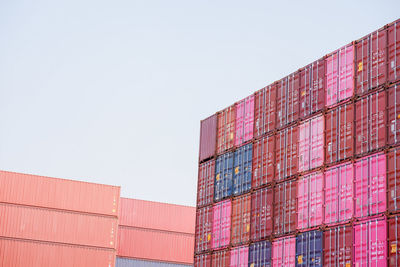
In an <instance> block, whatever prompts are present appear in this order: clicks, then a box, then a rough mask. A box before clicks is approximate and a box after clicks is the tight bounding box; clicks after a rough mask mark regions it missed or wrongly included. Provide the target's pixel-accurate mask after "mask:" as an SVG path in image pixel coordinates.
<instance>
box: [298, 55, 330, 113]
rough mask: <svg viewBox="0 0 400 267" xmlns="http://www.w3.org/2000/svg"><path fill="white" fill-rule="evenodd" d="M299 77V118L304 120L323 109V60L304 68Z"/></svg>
mask: <svg viewBox="0 0 400 267" xmlns="http://www.w3.org/2000/svg"><path fill="white" fill-rule="evenodd" d="M299 75H300V85H299V88H300V89H299V90H300V118H305V117H308V116H309V115H311V114H313V113H316V112H318V111H321V110H322V109H323V108H324V107H325V59H323V58H322V59H319V60H317V61H315V62H313V63H311V64H309V65H307V66H305V67H304V68H302V69H301V70H300V72H299Z"/></svg>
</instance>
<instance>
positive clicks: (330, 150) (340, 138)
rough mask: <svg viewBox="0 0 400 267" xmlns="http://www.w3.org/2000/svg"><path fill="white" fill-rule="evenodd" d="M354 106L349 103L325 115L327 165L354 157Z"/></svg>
mask: <svg viewBox="0 0 400 267" xmlns="http://www.w3.org/2000/svg"><path fill="white" fill-rule="evenodd" d="M353 124H354V105H353V103H352V102H347V103H345V104H342V105H340V106H338V107H335V108H333V109H330V110H328V111H327V113H326V115H325V129H326V130H325V136H326V144H325V162H326V163H327V164H332V163H336V162H338V161H341V160H344V159H347V158H350V157H352V156H353V145H354V138H353V137H354V129H353V127H354V126H353Z"/></svg>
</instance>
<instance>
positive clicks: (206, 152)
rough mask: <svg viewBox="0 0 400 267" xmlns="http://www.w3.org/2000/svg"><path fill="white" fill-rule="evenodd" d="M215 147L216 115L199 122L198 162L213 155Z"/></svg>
mask: <svg viewBox="0 0 400 267" xmlns="http://www.w3.org/2000/svg"><path fill="white" fill-rule="evenodd" d="M216 146H217V114H214V115H212V116H210V117H208V118H207V119H204V120H202V121H201V122H200V148H199V161H203V160H205V159H208V158H211V157H212V156H214V155H215V148H216Z"/></svg>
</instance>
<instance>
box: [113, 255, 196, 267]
mask: <svg viewBox="0 0 400 267" xmlns="http://www.w3.org/2000/svg"><path fill="white" fill-rule="evenodd" d="M190 266H193V265H190V264H179V263H171V262H162V261H149V260H140V259H129V258H120V257H117V259H116V261H115V267H190Z"/></svg>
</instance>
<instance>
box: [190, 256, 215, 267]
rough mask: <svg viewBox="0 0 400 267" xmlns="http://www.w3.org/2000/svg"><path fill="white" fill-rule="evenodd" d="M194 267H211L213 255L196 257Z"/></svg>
mask: <svg viewBox="0 0 400 267" xmlns="http://www.w3.org/2000/svg"><path fill="white" fill-rule="evenodd" d="M194 267H211V254H200V255H197V256H195V257H194Z"/></svg>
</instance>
